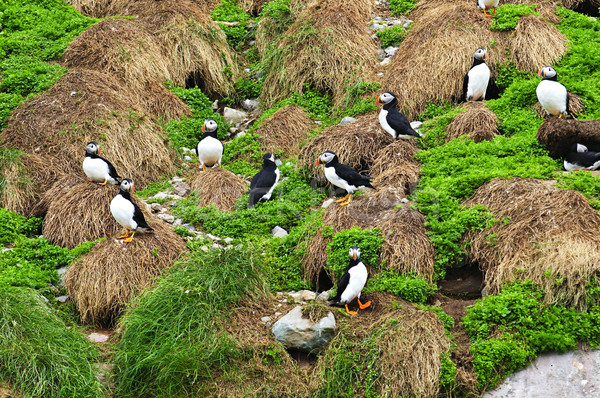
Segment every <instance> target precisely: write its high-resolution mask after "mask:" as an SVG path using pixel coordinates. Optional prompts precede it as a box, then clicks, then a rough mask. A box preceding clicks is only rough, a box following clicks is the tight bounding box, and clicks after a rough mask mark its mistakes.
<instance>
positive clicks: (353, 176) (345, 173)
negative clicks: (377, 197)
mask: <svg viewBox="0 0 600 398" xmlns="http://www.w3.org/2000/svg"><path fill="white" fill-rule="evenodd" d="M335 173H336V174H337V175H338V177H340V178H341V179H343V180H345V181H347V182H348V184H350V185H354V186H355V187H360V186H365V187H369V188H373V186H372V185H371V183H370V182H369V180H370V179H371V177H367V176H363V175H361V174H358V171H356V170H355V169H354V168H352V167H350V166H348V165H346V164H342V163H338V165H337V167H336V168H335Z"/></svg>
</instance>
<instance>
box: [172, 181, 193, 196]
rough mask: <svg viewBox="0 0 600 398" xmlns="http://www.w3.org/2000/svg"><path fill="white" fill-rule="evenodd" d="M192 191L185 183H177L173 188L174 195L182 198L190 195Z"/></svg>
mask: <svg viewBox="0 0 600 398" xmlns="http://www.w3.org/2000/svg"><path fill="white" fill-rule="evenodd" d="M191 191H192V189H191V188H190V186H189V185H188V184H187V183H186V182H183V181H178V182H176V183H175V187H174V188H173V193H175V195H178V196H182V197H183V196H186V195H188V194H189V193H190V192H191Z"/></svg>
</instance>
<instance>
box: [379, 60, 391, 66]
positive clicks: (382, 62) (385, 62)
mask: <svg viewBox="0 0 600 398" xmlns="http://www.w3.org/2000/svg"><path fill="white" fill-rule="evenodd" d="M390 62H392V59H391V58H386V59H384V60H383V61H381V62H380V63H379V65H381V66H386V65H388V64H389V63H390Z"/></svg>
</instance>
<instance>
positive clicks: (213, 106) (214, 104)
mask: <svg viewBox="0 0 600 398" xmlns="http://www.w3.org/2000/svg"><path fill="white" fill-rule="evenodd" d="M212 109H213V111H216V110H217V109H219V100H215V102H213V104H212Z"/></svg>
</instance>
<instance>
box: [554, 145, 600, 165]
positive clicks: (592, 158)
mask: <svg viewBox="0 0 600 398" xmlns="http://www.w3.org/2000/svg"><path fill="white" fill-rule="evenodd" d="M563 164H564V166H565V170H567V171H576V170H598V167H599V166H600V152H590V151H588V149H587V147H586V146H585V145H582V144H573V145H571V148H570V149H569V153H567V156H565V160H564V162H563Z"/></svg>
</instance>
